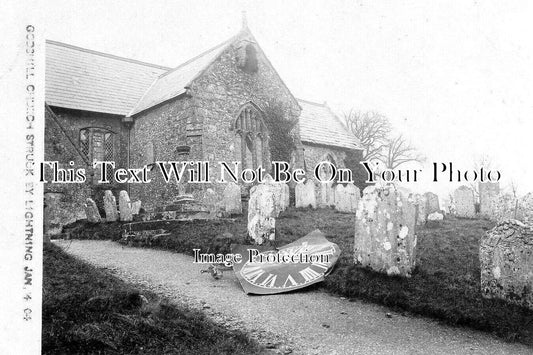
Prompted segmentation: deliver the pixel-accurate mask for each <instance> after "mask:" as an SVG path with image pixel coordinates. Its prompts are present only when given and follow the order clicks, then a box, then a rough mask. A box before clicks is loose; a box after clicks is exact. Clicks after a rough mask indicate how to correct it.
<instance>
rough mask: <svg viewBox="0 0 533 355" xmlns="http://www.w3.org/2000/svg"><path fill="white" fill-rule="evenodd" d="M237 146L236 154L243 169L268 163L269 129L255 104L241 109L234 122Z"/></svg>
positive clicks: (254, 167)
mask: <svg viewBox="0 0 533 355" xmlns="http://www.w3.org/2000/svg"><path fill="white" fill-rule="evenodd" d="M234 129H235V134H236V135H235V140H236V146H237V147H240V149H237V150H236V152H235V154H236V157H237V159H238V160H240V161H241V164H242V169H246V168H253V169H256V168H258V167H259V166H263V164H265V165H266V161H267V141H266V140H267V137H268V133H267V129H266V126H265V123H264V122H263V119H262V114H261V112H260V111H259V110H258V109H257V108H256V107H255V105H253V104H248V105H246V106H245V107H244V108H242V109H241V111H240V113H239V115H238V117H237V118H236V119H235V123H234Z"/></svg>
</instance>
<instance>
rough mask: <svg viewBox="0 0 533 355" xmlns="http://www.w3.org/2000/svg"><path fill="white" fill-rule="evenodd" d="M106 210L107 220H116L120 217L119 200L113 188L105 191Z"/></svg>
mask: <svg viewBox="0 0 533 355" xmlns="http://www.w3.org/2000/svg"><path fill="white" fill-rule="evenodd" d="M104 211H105V220H106V221H107V222H115V221H116V220H117V219H118V211H117V200H116V199H115V196H114V195H113V192H111V190H105V191H104Z"/></svg>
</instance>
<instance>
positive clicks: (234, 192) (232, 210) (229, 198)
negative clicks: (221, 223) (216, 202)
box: [224, 182, 242, 214]
mask: <svg viewBox="0 0 533 355" xmlns="http://www.w3.org/2000/svg"><path fill="white" fill-rule="evenodd" d="M224 205H225V210H226V212H227V213H229V214H241V213H242V201H241V188H240V187H239V185H237V184H236V183H234V182H229V183H228V184H227V185H226V188H225V189H224Z"/></svg>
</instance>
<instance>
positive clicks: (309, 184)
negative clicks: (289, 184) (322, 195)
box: [295, 179, 316, 208]
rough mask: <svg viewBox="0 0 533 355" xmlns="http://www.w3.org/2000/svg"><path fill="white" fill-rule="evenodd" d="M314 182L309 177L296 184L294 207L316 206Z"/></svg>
mask: <svg viewBox="0 0 533 355" xmlns="http://www.w3.org/2000/svg"><path fill="white" fill-rule="evenodd" d="M315 196H316V195H315V183H314V181H313V180H311V179H307V180H306V181H305V182H303V183H299V184H296V188H295V197H296V207H302V208H307V207H312V208H316V197H315Z"/></svg>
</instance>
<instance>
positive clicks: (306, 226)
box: [150, 208, 533, 345]
mask: <svg viewBox="0 0 533 355" xmlns="http://www.w3.org/2000/svg"><path fill="white" fill-rule="evenodd" d="M354 224H355V216H354V215H352V214H343V213H337V212H335V211H333V210H331V209H321V210H306V209H294V208H292V209H289V210H287V211H285V212H284V213H282V214H281V215H280V218H279V219H278V220H277V221H276V227H277V237H276V238H277V243H278V244H279V245H284V244H287V243H289V242H292V241H294V240H296V239H298V238H301V237H303V236H304V235H306V234H308V233H309V232H311V231H313V230H315V229H320V230H321V231H322V232H324V233H325V234H326V237H327V238H328V239H329V240H330V241H332V242H334V243H337V244H338V245H339V246H340V248H341V250H342V253H341V256H340V258H339V260H338V262H337V265H336V267H335V270H334V271H333V272H332V273H331V274H330V275H329V276H328V277H327V278H326V280H325V281H324V282H323V283H322V284H321V287H322V289H324V290H326V291H328V292H331V293H334V294H337V295H342V296H345V297H348V298H350V299H355V298H356V299H363V300H368V301H372V302H376V303H380V304H383V305H386V306H389V307H391V308H393V309H397V310H399V311H408V312H411V313H414V314H419V315H424V316H430V317H433V318H436V319H439V320H442V321H444V322H446V323H449V324H452V325H464V326H469V327H472V328H475V329H479V330H484V331H488V332H491V333H493V334H495V335H497V336H500V337H502V338H504V339H506V340H509V341H520V342H523V343H525V344H529V345H533V311H531V310H528V309H525V308H521V307H518V306H514V305H510V304H507V303H506V302H505V301H502V300H488V299H484V298H483V297H482V296H481V291H480V268H479V257H478V247H479V240H480V238H481V237H482V236H483V234H484V233H485V232H486V231H487V230H489V229H491V228H492V227H493V226H494V225H493V223H492V222H490V221H487V220H482V219H455V218H451V219H446V220H444V221H442V222H441V223H438V222H430V223H428V224H427V225H425V226H423V227H420V228H418V230H417V235H418V243H417V260H416V263H417V267H416V269H415V271H414V273H413V275H412V277H411V278H408V279H404V278H400V277H388V276H386V275H383V274H380V273H377V272H374V271H372V270H370V269H366V268H361V267H357V266H355V265H354V263H353V247H354V246H353V244H354V243H353V242H354ZM162 228H165V229H167V230H170V232H171V235H170V236H167V237H163V238H159V239H157V240H152V241H151V245H150V246H151V247H154V248H162V249H167V250H173V251H176V252H180V253H185V254H189V255H192V253H193V249H195V248H200V249H201V250H202V252H212V253H218V252H221V253H226V252H229V251H230V249H229V246H230V244H231V243H248V241H247V239H246V237H245V236H246V233H247V232H246V217H240V218H237V219H235V220H216V221H191V222H185V223H179V224H178V223H176V224H174V225H172V224H167V225H166V227H162Z"/></svg>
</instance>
